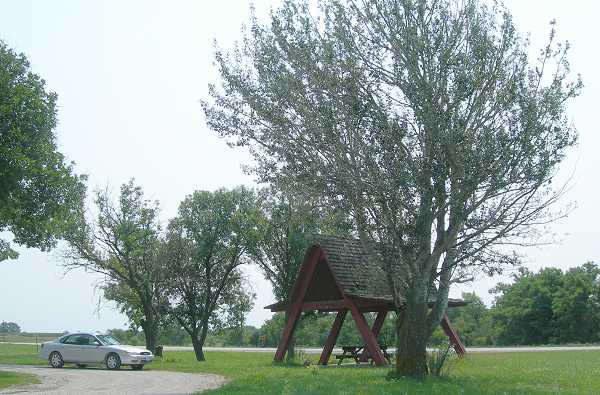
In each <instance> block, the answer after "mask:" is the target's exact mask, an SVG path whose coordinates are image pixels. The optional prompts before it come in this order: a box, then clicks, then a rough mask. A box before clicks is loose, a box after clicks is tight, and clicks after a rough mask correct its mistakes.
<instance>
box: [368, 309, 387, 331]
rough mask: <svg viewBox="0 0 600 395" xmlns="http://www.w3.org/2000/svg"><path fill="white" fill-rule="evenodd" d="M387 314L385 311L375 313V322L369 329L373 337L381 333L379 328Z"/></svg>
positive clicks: (381, 326)
mask: <svg viewBox="0 0 600 395" xmlns="http://www.w3.org/2000/svg"><path fill="white" fill-rule="evenodd" d="M387 313H388V312H387V310H384V311H379V312H378V313H377V317H375V322H373V328H371V330H372V331H373V334H374V335H375V337H377V336H379V333H380V332H381V328H383V323H384V322H385V318H386V317H387Z"/></svg>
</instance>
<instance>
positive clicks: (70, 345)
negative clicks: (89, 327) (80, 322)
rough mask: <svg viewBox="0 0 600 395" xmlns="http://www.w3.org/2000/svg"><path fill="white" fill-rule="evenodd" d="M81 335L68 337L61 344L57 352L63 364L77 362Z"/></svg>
mask: <svg viewBox="0 0 600 395" xmlns="http://www.w3.org/2000/svg"><path fill="white" fill-rule="evenodd" d="M80 337H81V335H70V336H68V337H66V338H65V340H64V341H63V342H62V343H61V345H60V349H58V350H57V351H59V352H60V354H61V355H62V357H63V360H64V361H65V362H77V361H78V358H79V343H80V342H81V340H80Z"/></svg>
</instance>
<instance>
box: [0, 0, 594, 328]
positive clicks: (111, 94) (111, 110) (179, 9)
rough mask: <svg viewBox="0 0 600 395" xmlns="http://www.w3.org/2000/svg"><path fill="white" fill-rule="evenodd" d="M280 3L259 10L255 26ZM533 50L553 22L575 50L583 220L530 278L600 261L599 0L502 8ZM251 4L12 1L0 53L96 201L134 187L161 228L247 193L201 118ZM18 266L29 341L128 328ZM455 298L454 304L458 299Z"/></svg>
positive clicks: (6, 286)
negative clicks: (215, 196)
mask: <svg viewBox="0 0 600 395" xmlns="http://www.w3.org/2000/svg"><path fill="white" fill-rule="evenodd" d="M278 3H279V2H278V1H276V0H256V1H255V2H254V4H255V8H256V10H257V13H258V15H259V16H265V15H267V13H268V11H269V9H270V7H272V6H276V5H277V4H278ZM506 4H507V6H508V7H509V9H510V10H511V11H512V12H513V15H514V18H515V22H516V24H517V27H518V28H519V30H520V31H521V32H523V33H527V32H530V33H531V39H532V43H533V46H534V47H540V46H541V45H542V44H543V42H544V40H545V39H546V38H547V34H548V31H549V30H548V22H549V21H550V20H552V19H553V18H556V19H557V21H558V33H559V38H561V39H563V40H565V39H566V40H568V41H569V42H571V43H572V51H571V56H570V60H571V64H572V67H573V69H574V70H575V71H576V72H579V73H581V74H582V76H583V81H584V84H585V89H584V91H583V94H582V95H581V96H580V97H579V98H578V99H576V101H575V102H573V104H572V106H571V107H570V108H569V114H570V116H571V118H572V119H573V122H574V123H575V125H576V126H577V128H578V129H579V132H580V143H579V146H578V147H577V148H576V149H574V150H572V151H571V152H570V154H569V157H568V159H567V160H566V161H565V163H564V164H563V166H562V168H561V171H560V173H559V176H558V178H559V180H561V181H564V180H566V179H567V178H568V177H569V176H573V179H572V182H571V184H572V186H571V188H570V190H569V193H568V194H567V196H565V198H564V199H563V200H562V202H561V204H562V205H563V206H564V205H566V204H567V203H569V202H576V204H577V208H576V209H575V210H574V211H573V212H572V213H571V215H570V216H569V217H568V218H567V219H564V220H561V221H559V222H557V223H555V224H554V225H553V226H552V228H551V231H552V232H553V233H554V234H555V239H557V240H558V242H557V243H555V244H553V245H550V246H545V247H543V248H531V249H527V250H523V251H521V252H522V253H524V254H527V259H526V265H527V267H529V268H531V269H533V270H537V269H539V268H541V267H545V266H555V267H560V268H569V267H572V266H577V265H580V264H582V263H584V262H586V261H590V260H591V261H594V260H596V261H598V259H599V255H600V254H599V251H600V248H599V246H598V244H599V241H598V231H597V223H598V216H599V215H598V207H599V203H600V186H599V183H598V180H599V175H598V173H599V169H600V157H599V156H598V152H600V134H599V133H598V127H597V124H598V121H597V116H598V108H597V107H598V103H600V78H599V77H598V66H599V65H598V49H599V46H598V38H599V37H600V27H599V25H600V24H599V23H598V21H597V16H598V14H599V12H600V5H598V4H599V3H597V2H596V1H594V0H574V1H570V2H566V1H564V0H553V1H550V0H543V1H542V0H539V1H537V0H520V1H517V0H513V1H506ZM248 15H249V3H248V2H247V1H245V0H240V1H234V0H229V1H225V0H223V1H200V0H198V1H163V2H156V1H95V2H92V1H77V0H73V1H44V0H39V1H26V0H20V1H11V2H9V1H5V2H3V3H2V12H0V39H1V40H3V41H5V42H6V43H7V44H8V45H9V46H10V47H12V48H14V49H15V50H16V51H19V52H24V53H25V54H26V55H27V57H28V58H29V60H30V61H31V67H32V70H33V71H34V72H35V73H37V74H39V75H41V76H42V77H43V78H44V79H45V80H46V81H47V88H48V89H49V90H52V91H55V92H56V93H58V105H59V114H58V118H59V126H58V128H57V136H58V143H59V149H60V151H61V152H62V153H64V154H65V155H66V156H67V157H68V158H69V160H73V161H75V163H76V169H77V172H79V173H85V174H88V175H89V183H88V188H89V190H94V189H97V188H101V187H105V186H109V187H110V188H111V189H112V190H113V191H118V188H119V185H120V184H121V183H123V182H126V181H127V180H128V179H129V178H131V177H135V178H136V181H137V183H139V184H140V185H142V187H143V188H144V191H145V192H146V193H147V194H148V196H149V197H151V198H153V199H158V200H159V201H160V202H161V207H162V219H163V220H164V221H165V222H166V221H167V220H168V218H170V217H172V216H173V215H174V214H175V212H176V210H177V206H178V204H179V202H180V201H181V200H182V199H183V198H184V197H185V195H187V194H189V193H191V192H193V191H194V190H197V189H203V190H213V189H216V188H218V187H221V186H225V187H232V186H235V185H239V184H246V185H252V184H253V180H252V177H249V176H246V175H244V174H243V172H242V170H241V167H240V166H241V165H242V164H243V163H249V161H250V158H249V156H247V155H246V154H245V153H244V152H242V151H240V150H232V149H230V148H228V147H227V146H226V145H225V143H224V142H223V141H221V140H219V139H218V138H217V137H216V133H214V132H212V131H211V130H209V129H208V128H207V126H206V124H205V121H204V119H203V115H202V110H201V108H200V105H199V100H200V99H201V98H205V97H207V85H208V83H209V82H211V81H215V80H216V72H215V69H214V67H213V66H212V52H213V51H212V43H213V40H214V39H217V40H218V41H219V43H220V46H222V47H225V48H227V47H230V46H231V44H232V42H233V41H234V40H236V39H239V38H240V37H241V34H240V28H241V25H242V24H243V23H245V22H247V21H248ZM19 251H20V253H21V256H20V258H19V259H18V260H13V261H5V262H2V263H0V321H14V322H17V323H18V324H20V325H21V327H22V328H23V330H26V331H52V332H54V331H62V330H70V331H73V330H84V329H86V330H105V329H108V328H115V327H126V324H127V323H126V319H125V317H123V316H122V315H121V314H119V313H118V312H117V311H115V308H114V306H112V305H110V304H108V303H106V302H102V301H100V298H99V296H100V295H99V294H98V293H97V292H96V291H95V288H94V285H95V284H97V282H98V281H99V280H100V279H99V278H98V277H96V276H94V275H92V274H89V273H84V272H71V273H69V274H68V275H66V276H63V270H62V269H61V268H60V267H59V265H58V260H57V256H56V253H49V254H46V253H41V252H39V251H36V250H33V249H28V250H26V249H19ZM247 272H248V274H249V276H250V278H251V283H252V284H253V286H254V290H255V292H256V293H257V295H258V298H257V300H256V306H255V308H254V310H253V311H252V312H251V313H250V316H249V319H248V321H249V323H250V324H252V325H257V326H259V325H260V324H261V323H262V322H263V321H264V320H265V319H267V318H269V317H270V315H271V314H270V313H269V312H267V311H265V310H263V306H265V305H267V304H270V303H272V302H273V296H272V294H271V291H270V285H269V283H268V282H266V281H265V280H264V279H263V278H262V276H261V275H260V273H258V272H257V271H256V270H255V269H252V268H248V269H247ZM498 281H506V280H505V278H503V277H494V278H480V279H478V280H477V281H475V282H474V283H473V284H471V285H468V286H465V287H463V289H462V290H474V291H476V292H477V293H478V294H480V295H481V296H482V297H483V298H484V300H485V301H486V302H487V303H490V302H491V300H492V299H493V297H492V296H491V295H489V294H488V289H489V288H490V287H492V286H493V285H495V284H496V283H497V282H498ZM460 291H461V290H459V289H456V290H454V291H453V293H454V295H459V294H460Z"/></svg>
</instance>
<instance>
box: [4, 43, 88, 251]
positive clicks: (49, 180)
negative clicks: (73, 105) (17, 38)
mask: <svg viewBox="0 0 600 395" xmlns="http://www.w3.org/2000/svg"><path fill="white" fill-rule="evenodd" d="M56 98H57V97H56V94H55V93H52V92H48V91H46V87H45V82H44V80H43V79H41V78H40V77H39V76H38V75H36V74H34V73H32V72H31V71H30V70H29V62H28V61H27V58H26V57H25V55H23V54H17V53H15V52H14V51H13V50H11V49H10V48H9V47H8V46H7V45H6V44H5V43H4V42H2V41H0V232H1V231H10V232H11V233H12V235H13V236H14V243H16V244H19V245H23V246H26V247H36V248H40V249H41V250H42V251H47V250H49V249H50V248H52V247H54V246H55V244H56V241H57V239H59V238H61V236H62V235H63V233H64V231H65V224H67V223H68V222H69V221H70V219H71V218H72V216H73V215H74V213H76V212H78V211H79V209H80V207H81V206H82V204H83V199H84V196H85V185H84V177H81V176H77V175H76V174H75V173H74V171H73V165H72V164H70V163H67V162H66V160H65V157H64V156H63V155H62V154H61V153H60V152H58V151H57V146H56V135H55V128H56V124H57V120H56ZM17 257H18V254H17V253H16V252H15V251H14V250H13V249H12V248H11V245H10V243H9V242H8V241H5V240H2V239H0V261H3V260H5V259H9V258H13V259H14V258H17Z"/></svg>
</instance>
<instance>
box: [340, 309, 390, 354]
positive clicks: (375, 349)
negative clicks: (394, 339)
mask: <svg viewBox="0 0 600 395" xmlns="http://www.w3.org/2000/svg"><path fill="white" fill-rule="evenodd" d="M346 303H348V307H349V308H350V313H352V318H353V319H354V322H356V326H357V328H358V331H359V332H360V335H361V336H362V339H363V341H364V342H365V346H366V348H367V351H368V352H369V355H371V358H373V362H375V365H377V366H383V365H385V364H386V361H385V359H384V357H383V353H382V352H381V348H379V344H378V343H377V338H376V337H375V336H374V335H373V332H372V331H371V328H369V324H368V323H367V320H365V316H364V315H363V314H362V313H361V312H360V311H359V310H358V308H357V307H356V305H355V304H354V301H352V299H349V298H346Z"/></svg>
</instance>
